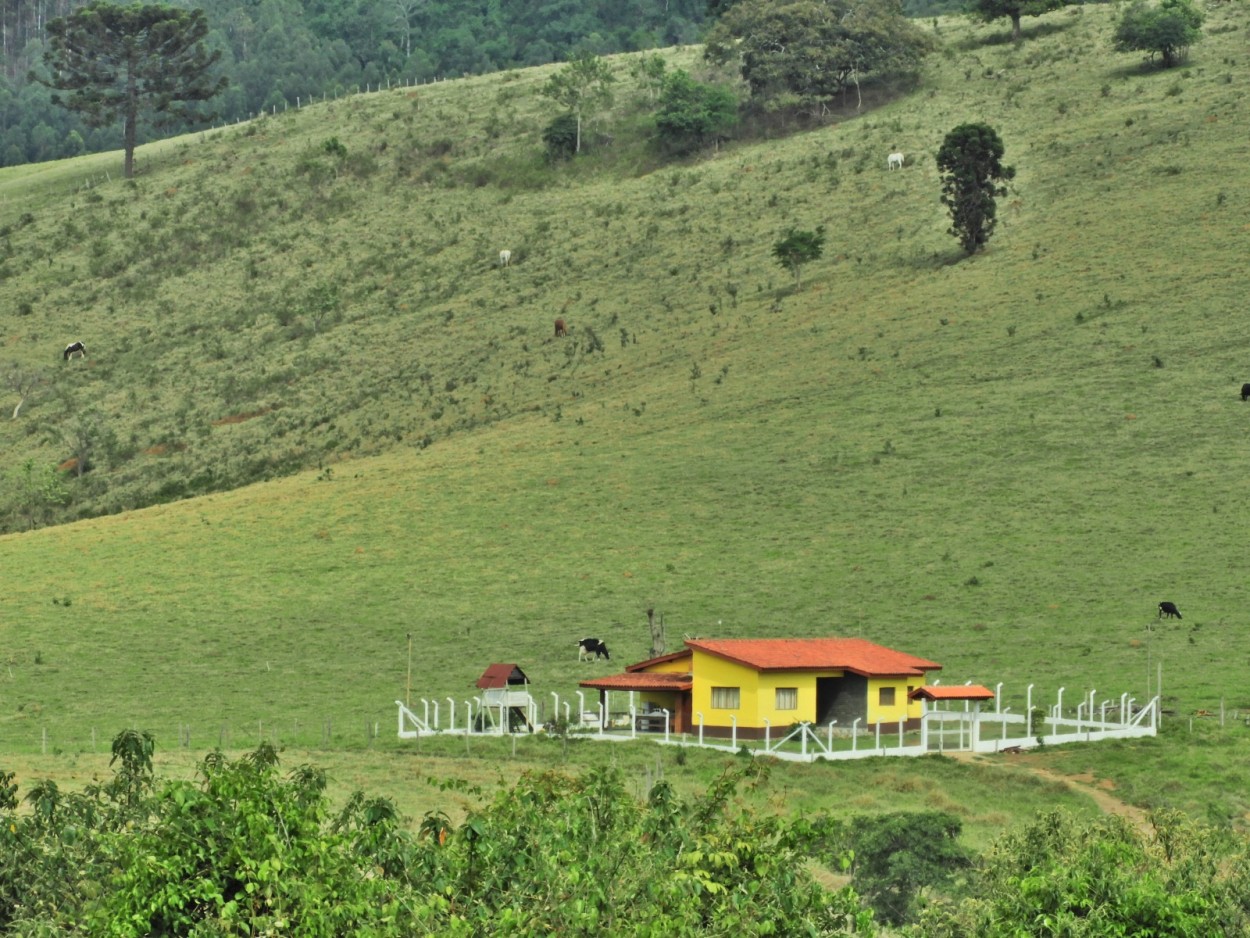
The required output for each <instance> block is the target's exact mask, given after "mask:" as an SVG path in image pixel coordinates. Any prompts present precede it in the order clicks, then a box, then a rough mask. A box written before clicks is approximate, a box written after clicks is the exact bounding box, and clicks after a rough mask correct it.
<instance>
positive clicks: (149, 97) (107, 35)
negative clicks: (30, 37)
mask: <svg viewBox="0 0 1250 938" xmlns="http://www.w3.org/2000/svg"><path fill="white" fill-rule="evenodd" d="M207 35H208V21H207V19H206V18H205V16H204V11H203V10H179V9H175V8H174V7H170V6H164V5H163V4H138V3H136V4H133V5H131V6H124V7H123V6H117V5H115V4H112V3H108V2H106V0H95V2H93V3H89V4H87V5H86V6H85V7H82V8H81V9H79V10H76V11H74V12H73V13H71V14H70V15H69V16H65V17H61V18H59V19H55V20H52V21H51V22H50V23H48V47H47V49H46V50H45V51H44V62H45V64H46V65H47V67H48V70H49V73H50V74H49V76H48V77H40V76H37V75H33V76H32V77H33V78H35V80H37V81H42V82H43V83H44V84H46V85H48V86H49V87H51V88H53V89H55V90H56V91H57V92H64V93H63V94H55V95H53V97H52V100H53V102H55V103H57V104H61V105H63V106H65V107H67V108H69V109H70V110H71V111H77V112H79V113H81V114H82V115H83V116H84V119H85V120H86V121H87V123H89V124H90V125H92V126H94V127H103V126H106V125H108V124H111V123H113V122H114V121H116V120H118V119H119V118H120V119H121V120H122V121H123V122H124V129H123V140H124V147H125V151H126V165H125V174H126V178H127V179H129V178H130V177H131V176H133V175H134V157H135V129H136V127H137V126H138V123H139V117H140V114H144V113H151V114H152V115H153V123H154V124H155V125H156V126H158V127H160V126H164V125H168V124H171V123H174V122H177V121H182V120H196V119H210V118H212V117H213V116H214V115H212V114H209V113H204V112H200V111H197V110H196V108H195V105H196V104H197V103H198V102H201V101H207V100H209V99H210V98H212V97H213V96H215V95H216V94H217V93H218V92H220V91H221V90H222V89H223V88H224V87H225V86H226V79H225V78H221V77H214V75H213V74H212V72H213V65H214V64H215V63H216V62H217V60H218V59H219V58H220V57H221V53H220V52H219V51H214V52H209V51H208V50H207V49H206V48H205V47H204V38H205V37H206V36H207Z"/></svg>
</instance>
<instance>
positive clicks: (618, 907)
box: [0, 733, 872, 938]
mask: <svg viewBox="0 0 1250 938" xmlns="http://www.w3.org/2000/svg"><path fill="white" fill-rule="evenodd" d="M147 742H148V737H147V736H146V735H145V734H138V733H127V734H122V735H120V736H119V737H118V738H117V739H116V740H115V741H114V750H115V752H120V753H124V754H127V755H125V756H123V757H121V758H122V759H123V771H126V769H125V765H126V764H127V763H129V762H130V761H132V760H134V759H138V760H139V762H140V763H143V760H144V757H145V754H146V753H147ZM136 747H138V749H139V750H141V751H140V752H136V751H135V748H136ZM766 776H767V773H766V771H765V770H764V769H763V767H762V766H761V765H759V764H755V763H750V764H748V765H747V766H745V767H743V768H735V769H733V770H731V771H729V772H727V773H726V774H724V775H723V776H722V777H721V778H720V780H719V781H718V782H717V783H715V784H714V785H713V786H712V787H711V788H710V789H709V790H708V792H707V793H706V794H705V795H703V796H702V797H700V798H697V799H695V800H694V801H692V802H690V803H683V802H682V801H680V800H679V799H678V798H677V797H676V796H675V795H674V793H673V790H672V789H671V788H670V787H669V786H668V784H667V783H665V782H659V783H657V784H656V785H655V786H654V787H653V788H652V790H651V792H650V793H649V796H648V798H647V800H646V802H645V803H643V802H640V801H638V800H637V799H636V798H635V797H634V796H633V795H631V794H630V793H629V792H628V791H627V789H626V787H625V785H624V783H623V781H622V778H621V775H620V773H619V772H618V771H616V770H613V769H600V770H592V771H590V772H587V773H586V774H585V775H584V776H582V777H580V778H570V777H567V776H563V775H559V774H556V773H542V774H538V775H527V776H524V777H523V778H522V779H521V780H520V781H519V782H517V784H516V785H515V786H514V787H513V788H512V789H510V790H507V791H501V792H500V793H499V795H498V796H497V797H496V798H495V800H494V801H493V802H492V803H490V804H487V805H485V806H483V807H481V808H478V809H476V810H473V811H471V812H470V813H469V815H468V817H467V818H466V819H465V820H464V822H463V823H462V824H461V825H460V826H459V827H458V828H457V827H454V826H453V825H452V824H451V822H450V821H449V820H448V818H447V816H446V815H445V814H442V813H441V812H431V813H429V814H427V815H426V817H425V819H424V821H423V822H422V823H421V825H420V827H419V830H418V833H417V834H416V835H415V836H414V835H412V834H409V833H407V832H406V831H405V830H404V829H403V827H402V825H401V821H400V818H399V815H398V812H397V811H396V810H395V807H394V805H393V804H392V803H391V802H390V801H388V800H387V799H385V798H369V797H366V796H365V795H364V794H363V793H359V792H358V793H356V794H354V795H353V796H352V797H351V798H350V799H349V800H348V802H347V804H346V805H345V806H344V807H343V808H342V809H341V810H340V811H339V812H337V813H332V812H331V811H330V810H329V805H328V802H327V799H326V796H325V786H326V779H325V775H324V773H322V772H320V771H319V770H317V769H315V768H313V767H311V766H306V765H305V766H300V767H298V768H296V769H295V770H293V771H292V772H290V773H288V774H287V775H285V776H283V775H280V774H279V770H278V759H277V753H276V751H275V750H274V749H273V748H272V747H267V746H262V747H261V748H259V749H257V750H256V751H255V752H253V753H251V754H250V755H248V756H245V757H243V758H241V759H238V760H235V761H230V760H228V759H226V758H225V757H224V756H223V755H222V754H221V753H220V752H214V753H211V754H209V755H208V756H207V757H205V759H204V760H203V761H202V762H201V764H200V778H199V780H198V781H196V782H192V781H175V782H165V783H163V784H161V785H160V786H159V787H158V788H157V789H156V790H155V791H153V790H150V789H145V791H144V792H143V797H142V799H141V801H140V802H135V801H133V800H132V799H131V798H129V797H128V796H126V795H125V794H124V793H122V792H121V790H120V789H118V788H109V787H108V786H106V787H105V788H104V789H95V790H93V791H92V792H90V793H88V794H84V795H76V796H72V797H70V798H68V799H65V798H62V796H60V794H59V792H58V791H57V789H56V786H55V784H54V783H50V782H45V783H40V784H39V785H36V786H35V787H34V788H32V791H31V794H30V795H28V800H29V801H30V802H31V803H32V804H33V805H34V808H35V811H34V813H33V814H32V815H27V816H22V817H18V816H15V815H13V814H12V813H9V814H7V815H6V816H3V817H2V818H0V820H3V822H4V825H3V828H2V829H0V900H4V901H0V927H4V928H10V929H15V930H16V931H18V932H19V933H25V932H26V931H33V930H39V929H45V930H51V929H57V928H65V927H82V928H84V929H85V930H86V932H87V933H89V934H111V935H118V936H135V938H138V936H142V935H152V934H160V935H194V934H207V933H211V934H215V935H255V934H265V933H281V934H284V935H291V936H314V935H346V934H370V935H378V936H385V935H396V936H399V935H411V934H442V935H451V934H456V935H459V934H464V935H471V934H500V933H505V934H509V935H526V936H535V938H537V936H540V935H549V934H570V935H572V934H606V935H627V934H628V935H637V934H656V935H659V934H663V935H674V936H697V935H704V934H725V931H726V929H729V930H732V931H734V932H737V933H742V934H806V933H822V934H837V933H842V932H844V931H853V932H854V933H855V934H858V935H871V934H872V927H871V913H870V912H868V911H866V910H864V909H862V908H861V907H860V906H859V903H858V900H857V899H856V897H855V895H854V893H853V892H851V891H850V890H848V889H843V890H841V891H839V892H830V891H828V890H826V889H824V888H822V887H821V886H819V885H818V884H817V883H816V882H815V881H814V880H813V879H812V878H811V877H810V875H808V874H807V873H806V872H805V867H804V861H805V858H806V856H807V855H808V853H810V852H811V851H812V850H813V849H815V848H816V847H817V846H818V845H819V844H820V843H821V842H822V839H823V838H825V837H826V836H827V834H828V829H827V825H825V824H823V823H809V822H806V821H793V822H792V821H787V820H784V819H782V818H779V817H776V816H775V815H772V814H769V815H764V816H759V815H755V814H753V813H750V812H748V811H745V810H743V809H742V808H740V807H738V806H737V805H736V804H735V801H734V796H735V793H736V792H737V791H738V788H739V786H740V785H741V784H744V783H745V784H747V785H750V786H756V785H760V784H763V783H764V781H765V780H766ZM124 787H125V786H122V788H124ZM8 800H9V801H10V802H11V801H12V799H11V798H10V799H8ZM7 810H8V811H9V812H11V811H12V806H11V804H10V805H9V806H8V808H7ZM71 870H72V873H70V871H71ZM67 873H70V875H66V874H67Z"/></svg>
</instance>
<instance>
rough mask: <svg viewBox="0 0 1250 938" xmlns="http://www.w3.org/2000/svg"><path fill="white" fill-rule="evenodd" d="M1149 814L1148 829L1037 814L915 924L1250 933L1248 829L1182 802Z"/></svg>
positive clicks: (951, 928) (935, 932)
mask: <svg viewBox="0 0 1250 938" xmlns="http://www.w3.org/2000/svg"><path fill="white" fill-rule="evenodd" d="M1150 821H1151V826H1152V828H1153V830H1152V831H1151V832H1150V833H1144V832H1142V831H1141V830H1139V829H1138V828H1137V827H1135V826H1134V825H1133V824H1132V823H1131V822H1130V821H1128V820H1127V819H1125V818H1122V817H1115V816H1108V817H1102V818H1098V819H1094V820H1091V819H1090V818H1088V817H1081V818H1077V817H1073V816H1071V815H1068V814H1065V813H1061V812H1052V813H1049V814H1045V815H1041V816H1039V817H1038V818H1037V819H1036V820H1035V821H1034V822H1033V823H1031V824H1029V825H1028V826H1027V827H1025V828H1024V829H1022V830H1018V831H1013V832H1012V833H1009V834H1007V835H1005V836H1004V837H1003V838H1002V839H1000V840H999V841H998V842H997V843H995V844H994V845H993V846H992V847H991V848H990V850H989V851H988V852H987V853H986V854H984V855H983V856H982V857H981V858H980V859H979V861H978V862H977V865H976V867H975V869H974V870H973V871H972V873H971V875H970V876H969V877H968V882H967V887H966V889H965V890H964V892H965V895H963V896H961V897H960V898H959V899H958V900H951V901H943V900H939V901H935V902H934V903H932V904H931V905H930V907H929V908H927V909H926V910H925V911H924V913H923V916H922V918H921V922H920V925H919V926H918V929H917V931H916V932H915V934H916V935H923V936H924V938H1043V936H1055V935H1067V936H1070V938H1103V936H1108V935H1122V936H1126V938H1127V936H1134V938H1146V936H1148V935H1157V936H1165V935H1166V936H1177V938H1179V936H1182V935H1194V936H1197V935H1202V936H1207V935H1245V934H1246V933H1247V926H1248V925H1250V922H1248V921H1247V913H1246V907H1245V896H1246V895H1247V892H1246V890H1247V879H1248V875H1250V874H1248V873H1247V862H1246V855H1245V851H1246V844H1245V841H1244V839H1243V838H1241V837H1238V836H1233V835H1231V832H1229V831H1228V830H1219V829H1212V828H1205V827H1203V826H1201V825H1198V824H1195V823H1194V822H1192V821H1190V820H1188V819H1186V818H1185V817H1184V816H1183V815H1181V814H1180V813H1179V812H1167V811H1160V812H1156V813H1154V814H1152V816H1151V818H1150Z"/></svg>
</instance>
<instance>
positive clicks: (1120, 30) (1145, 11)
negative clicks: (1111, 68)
mask: <svg viewBox="0 0 1250 938" xmlns="http://www.w3.org/2000/svg"><path fill="white" fill-rule="evenodd" d="M1202 22H1203V15H1202V11H1201V10H1196V9H1194V7H1193V4H1192V3H1190V2H1189V0H1162V2H1161V3H1160V4H1158V6H1151V5H1149V4H1147V3H1145V2H1144V0H1137V2H1136V3H1134V4H1133V5H1132V6H1130V7H1129V8H1128V9H1127V10H1125V11H1124V16H1123V17H1121V18H1120V22H1119V25H1117V26H1116V30H1115V40H1114V41H1115V48H1116V49H1117V50H1118V51H1120V52H1148V53H1150V57H1151V58H1152V59H1153V58H1154V55H1155V53H1156V52H1157V53H1159V58H1160V59H1161V60H1162V62H1163V67H1164V68H1171V67H1172V66H1174V65H1176V64H1177V63H1178V62H1180V61H1181V60H1182V59H1183V58H1184V57H1185V52H1186V51H1187V50H1188V49H1189V47H1190V46H1191V45H1193V44H1194V43H1195V42H1197V41H1198V40H1199V39H1200V38H1202Z"/></svg>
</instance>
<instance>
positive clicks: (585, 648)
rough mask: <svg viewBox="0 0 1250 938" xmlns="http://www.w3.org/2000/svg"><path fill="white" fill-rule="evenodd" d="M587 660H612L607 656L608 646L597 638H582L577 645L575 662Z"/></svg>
mask: <svg viewBox="0 0 1250 938" xmlns="http://www.w3.org/2000/svg"><path fill="white" fill-rule="evenodd" d="M587 658H607V659H608V660H609V661H611V660H612V656H611V655H609V654H608V646H607V645H605V644H604V643H603V642H601V641H599V639H597V638H583V639H581V640H579V641H578V643H577V660H578V661H585V660H586V659H587Z"/></svg>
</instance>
